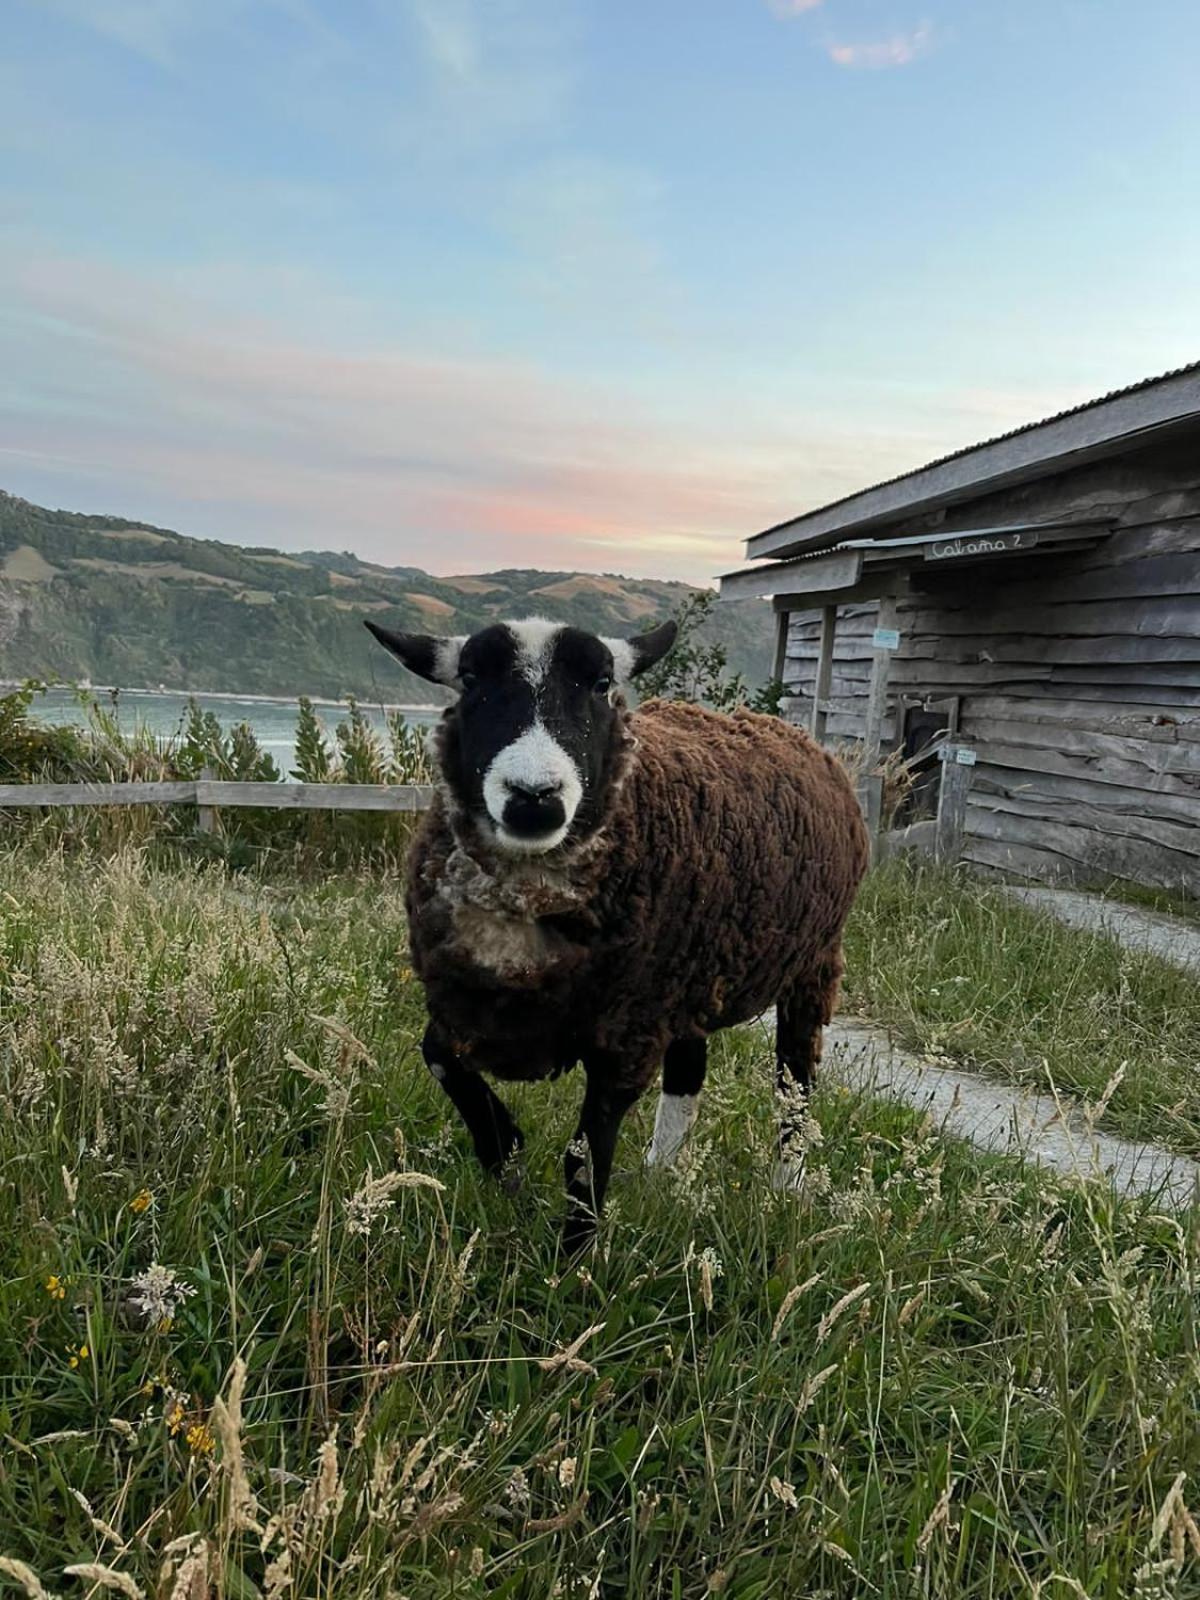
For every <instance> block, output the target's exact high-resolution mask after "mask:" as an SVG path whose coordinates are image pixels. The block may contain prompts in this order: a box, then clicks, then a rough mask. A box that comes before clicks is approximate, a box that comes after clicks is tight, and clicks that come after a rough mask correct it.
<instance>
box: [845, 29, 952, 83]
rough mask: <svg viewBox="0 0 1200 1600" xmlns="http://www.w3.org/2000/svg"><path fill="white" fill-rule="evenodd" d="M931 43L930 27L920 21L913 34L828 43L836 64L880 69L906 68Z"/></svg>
mask: <svg viewBox="0 0 1200 1600" xmlns="http://www.w3.org/2000/svg"><path fill="white" fill-rule="evenodd" d="M932 42H933V29H932V27H931V26H930V24H929V23H927V22H923V23H922V24H921V26H920V27H919V28H916V29H914V31H913V32H912V33H896V34H892V35H891V37H890V38H887V39H867V40H862V41H858V42H855V43H849V44H830V45H829V46H828V51H829V59H830V60H831V61H833V62H836V64H837V65H838V66H839V67H850V68H861V69H865V70H867V71H875V72H879V71H883V70H885V69H887V68H888V67H907V66H908V65H909V64H910V63H911V62H913V61H916V60H917V59H918V58H919V57H920V56H923V55H924V54H925V53H926V51H927V50H928V49H929V47H930V45H931V44H932Z"/></svg>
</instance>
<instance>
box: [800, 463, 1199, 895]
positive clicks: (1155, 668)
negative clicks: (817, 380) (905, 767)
mask: <svg viewBox="0 0 1200 1600" xmlns="http://www.w3.org/2000/svg"><path fill="white" fill-rule="evenodd" d="M1196 460H1197V454H1196V451H1195V449H1193V451H1192V453H1191V457H1190V461H1189V467H1190V473H1191V475H1192V476H1193V477H1194V476H1195V475H1196V471H1197V468H1196V465H1195V463H1196ZM1121 470H1125V469H1114V468H1113V467H1109V468H1108V469H1107V475H1106V474H1105V473H1104V472H1101V471H1099V470H1098V469H1092V473H1091V477H1092V480H1093V483H1092V486H1091V490H1090V493H1091V498H1089V497H1088V496H1089V486H1088V485H1087V484H1086V483H1085V484H1084V485H1083V488H1082V490H1081V488H1080V485H1079V483H1078V482H1077V483H1076V484H1075V485H1074V486H1072V485H1070V484H1067V485H1065V486H1064V485H1061V484H1060V485H1055V486H1051V487H1050V488H1049V489H1048V490H1047V489H1046V488H1045V486H1043V494H1042V496H1041V498H1040V499H1039V500H1037V501H1036V502H1035V504H1034V505H1033V506H1030V505H1028V504H1026V506H1024V507H1020V506H1015V505H1014V504H1013V503H1012V502H1013V498H1014V497H1008V499H1007V500H1005V501H1004V503H1003V505H1002V506H1001V507H999V511H1000V514H1002V515H1003V514H1009V515H1011V514H1013V513H1016V514H1017V515H1020V514H1021V512H1022V510H1024V511H1025V512H1027V513H1028V512H1029V511H1034V512H1035V513H1036V514H1040V515H1042V516H1050V515H1052V514H1061V513H1062V511H1063V509H1064V508H1065V509H1068V510H1074V509H1077V508H1078V507H1079V506H1080V505H1084V506H1098V507H1100V508H1101V509H1103V510H1105V511H1109V512H1111V513H1112V514H1113V515H1115V516H1117V517H1118V518H1119V520H1120V521H1122V522H1123V523H1124V525H1123V526H1121V527H1119V528H1118V530H1117V531H1116V532H1115V533H1113V534H1112V535H1111V537H1109V538H1108V539H1106V540H1105V541H1104V542H1102V543H1101V544H1100V545H1098V546H1097V547H1096V548H1094V549H1091V550H1085V551H1076V552H1073V553H1071V554H1069V555H1063V556H1061V557H1059V556H1043V555H1038V556H1034V557H1032V558H1028V559H1026V558H1021V560H1020V565H1019V566H1018V565H1016V563H1015V562H1014V563H1013V564H1011V565H1010V564H1008V563H1000V562H997V563H993V564H991V565H989V566H987V567H975V568H973V569H968V568H964V569H961V570H960V571H959V572H958V573H954V572H952V571H951V570H949V569H946V570H944V571H939V572H938V574H937V575H936V577H933V576H932V575H931V576H930V578H929V579H928V580H924V574H922V580H923V581H927V582H928V584H929V587H927V588H925V589H923V590H922V591H920V592H916V593H914V594H912V595H910V596H908V597H905V598H902V599H901V600H900V602H899V616H898V627H899V628H900V630H901V634H902V643H901V648H900V650H899V651H898V652H897V654H896V657H895V660H894V663H893V668H892V674H891V688H892V692H891V707H890V715H889V717H888V719H887V725H886V726H885V730H884V737H885V748H886V747H887V745H888V744H889V743H895V741H896V740H897V738H898V736H899V729H900V723H899V720H898V718H897V716H896V707H897V699H898V697H899V696H906V695H907V696H913V697H926V696H928V697H931V698H934V699H940V698H943V697H946V696H958V697H960V724H959V729H960V735H961V737H962V738H964V739H965V740H968V741H970V742H972V743H973V744H974V745H975V746H976V748H977V750H978V757H979V762H978V766H977V767H976V768H975V774H974V784H973V787H972V791H971V797H970V803H969V805H968V811H967V823H966V836H965V841H964V855H965V857H966V858H967V859H968V860H971V861H975V862H978V863H980V864H982V865H984V866H990V867H1003V868H1007V869H1010V870H1015V871H1019V872H1023V873H1027V874H1029V875H1031V876H1036V877H1061V876H1073V877H1079V878H1100V877H1103V876H1107V875H1113V876H1117V877H1122V878H1128V879H1132V880H1135V881H1138V882H1142V883H1147V884H1153V885H1156V886H1159V887H1162V888H1169V889H1177V890H1178V889H1182V890H1185V891H1187V892H1190V893H1193V894H1200V495H1197V493H1196V492H1195V491H1194V490H1190V489H1188V488H1186V487H1184V488H1181V487H1180V486H1179V484H1178V482H1177V481H1176V482H1171V483H1168V486H1167V488H1166V489H1163V488H1162V487H1161V482H1160V483H1159V484H1158V485H1153V484H1149V485H1148V484H1147V480H1146V477H1145V475H1144V472H1143V473H1142V475H1140V476H1139V477H1138V478H1137V479H1136V481H1137V483H1138V485H1139V489H1140V493H1139V494H1138V495H1137V496H1136V497H1135V499H1134V500H1133V501H1129V500H1126V501H1124V502H1120V503H1118V502H1117V501H1115V499H1114V496H1115V495H1116V493H1117V492H1118V491H1117V490H1114V489H1113V487H1112V483H1113V479H1114V477H1117V476H1119V473H1120V471H1121ZM1121 487H1122V488H1127V486H1126V485H1122V486H1121ZM1148 489H1151V490H1155V491H1156V492H1151V493H1147V490H1148ZM1030 493H1031V491H1030V490H1024V491H1022V494H1021V498H1023V499H1024V500H1026V501H1027V502H1028V500H1029V497H1030ZM1106 496H1107V499H1106V498H1105V497H1106ZM1143 519H1145V520H1143ZM956 521H957V522H958V523H959V524H960V525H964V526H966V525H969V523H970V522H971V521H975V522H976V524H977V525H979V524H982V523H983V522H984V521H985V517H984V515H983V514H982V513H981V511H980V508H979V506H978V505H977V506H974V507H971V508H968V509H964V510H962V511H960V512H958V513H957V514H956V516H955V517H953V518H948V519H947V520H946V523H945V526H946V528H947V532H950V531H953V524H954V522H956ZM875 610H876V607H875V606H874V605H873V604H863V605H852V606H845V607H843V608H842V610H841V612H840V614H839V617H838V627H837V637H836V648H835V653H834V663H833V675H832V682H831V686H830V701H829V704H830V714H829V718H828V722H827V736H828V737H830V738H833V739H837V738H848V739H858V738H861V737H862V735H863V726H864V717H865V712H866V706H867V687H868V679H869V675H870V656H871V633H872V631H873V628H874V625H875V622H874V618H875ZM819 630H820V613H819V612H815V611H814V612H797V613H793V615H792V617H791V620H790V626H789V629H788V640H787V653H786V671H785V675H784V681H785V685H786V686H787V689H788V691H789V694H790V696H792V698H791V699H790V700H789V701H788V702H787V707H788V714H789V715H790V716H791V717H792V718H793V719H794V720H796V721H799V722H802V723H804V724H807V722H808V718H809V714H810V712H811V707H812V698H811V697H812V692H813V678H814V673H815V667H816V659H817V646H818V636H819Z"/></svg>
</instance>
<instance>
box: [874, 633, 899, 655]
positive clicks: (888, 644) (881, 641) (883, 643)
mask: <svg viewBox="0 0 1200 1600" xmlns="http://www.w3.org/2000/svg"><path fill="white" fill-rule="evenodd" d="M871 643H872V644H873V645H874V646H875V648H876V650H899V648H900V630H899V628H876V629H875V632H874V633H873V634H872V636H871Z"/></svg>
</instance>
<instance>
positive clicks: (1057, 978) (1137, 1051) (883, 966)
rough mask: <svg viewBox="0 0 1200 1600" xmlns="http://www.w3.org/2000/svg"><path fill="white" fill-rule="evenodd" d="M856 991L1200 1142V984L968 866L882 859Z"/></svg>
mask: <svg viewBox="0 0 1200 1600" xmlns="http://www.w3.org/2000/svg"><path fill="white" fill-rule="evenodd" d="M847 963H848V979H847V1002H848V1003H849V1004H850V1005H852V1006H854V1007H855V1008H857V1009H860V1010H862V1011H865V1012H867V1013H869V1014H870V1015H871V1016H873V1017H875V1018H877V1019H879V1020H881V1021H885V1022H889V1023H891V1024H892V1025H893V1026H894V1027H895V1028H896V1029H897V1030H898V1031H899V1033H900V1034H901V1035H902V1036H903V1037H904V1038H906V1039H907V1040H908V1041H909V1042H910V1043H912V1044H915V1045H919V1046H921V1047H922V1048H924V1049H926V1050H929V1051H932V1052H934V1053H937V1054H944V1055H947V1056H950V1057H952V1058H954V1059H956V1060H958V1061H961V1062H965V1063H966V1064H968V1065H972V1066H977V1067H979V1068H980V1069H981V1070H983V1071H986V1072H988V1073H990V1074H992V1075H994V1076H997V1077H1004V1078H1008V1079H1011V1080H1012V1081H1015V1082H1017V1083H1020V1084H1024V1085H1027V1086H1031V1087H1034V1088H1038V1089H1043V1090H1044V1089H1057V1090H1060V1091H1062V1092H1064V1093H1066V1094H1070V1095H1078V1096H1081V1097H1085V1098H1087V1099H1090V1100H1093V1101H1098V1100H1099V1099H1100V1098H1101V1096H1102V1095H1103V1093H1104V1090H1105V1088H1106V1086H1107V1085H1108V1084H1110V1083H1111V1082H1112V1080H1113V1079H1114V1078H1115V1077H1117V1076H1118V1075H1120V1080H1121V1081H1120V1083H1119V1085H1118V1087H1117V1089H1116V1091H1115V1093H1114V1094H1113V1096H1112V1098H1111V1100H1110V1102H1109V1105H1108V1109H1107V1112H1106V1115H1105V1123H1106V1125H1107V1126H1109V1127H1111V1128H1114V1129H1116V1130H1117V1131H1120V1132H1123V1133H1127V1134H1130V1135H1133V1136H1135V1137H1140V1138H1146V1139H1152V1140H1156V1141H1159V1142H1162V1143H1166V1144H1170V1145H1171V1146H1173V1147H1174V1148H1175V1149H1178V1150H1183V1151H1186V1152H1188V1153H1191V1154H1200V1074H1198V1072H1197V1068H1198V1067H1200V984H1197V982H1196V978H1195V974H1194V973H1190V974H1189V973H1188V972H1186V971H1182V970H1180V969H1179V968H1177V967H1173V966H1171V965H1170V964H1169V963H1168V962H1165V961H1163V960H1161V959H1159V958H1158V957H1155V956H1152V955H1149V954H1146V953H1143V952H1139V951H1136V950H1126V949H1122V947H1121V946H1120V945H1119V944H1118V943H1117V942H1116V940H1114V939H1112V938H1111V937H1108V936H1106V935H1104V934H1099V933H1097V934H1087V933H1081V932H1078V931H1074V930H1071V929H1068V928H1065V927H1063V926H1062V925H1061V924H1060V923H1059V922H1057V921H1056V920H1055V919H1054V918H1053V917H1052V916H1051V915H1050V914H1049V913H1048V912H1042V911H1032V910H1029V909H1027V908H1025V907H1023V906H1019V905H1016V904H1014V903H1013V901H1012V900H1011V899H1009V898H1008V896H1006V895H1005V893H1004V891H1003V889H1002V888H1001V887H1000V886H998V885H994V884H992V885H989V884H985V883H982V882H981V881H980V880H979V879H977V878H974V877H972V876H971V875H970V874H969V873H967V872H965V871H958V872H950V871H944V870H938V869H935V868H931V867H924V866H921V865H919V864H914V863H913V862H912V860H911V859H910V860H908V861H899V862H893V863H890V864H888V865H887V866H885V867H883V868H881V869H879V870H878V871H876V872H873V873H872V874H871V876H870V878H869V879H868V880H867V883H866V884H865V885H864V887H863V891H862V893H861V895H860V897H859V901H858V905H857V907H856V909H855V913H854V917H853V919H852V922H851V925H850V929H849V938H848V941H847Z"/></svg>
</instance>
